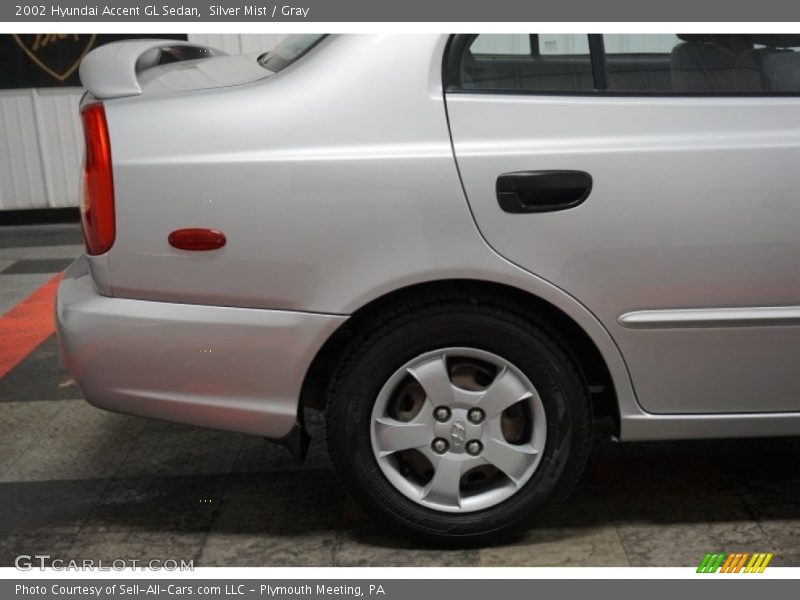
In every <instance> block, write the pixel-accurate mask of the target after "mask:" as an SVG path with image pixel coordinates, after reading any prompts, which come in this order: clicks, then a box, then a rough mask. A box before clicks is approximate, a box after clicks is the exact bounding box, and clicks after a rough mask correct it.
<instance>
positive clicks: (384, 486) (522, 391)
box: [327, 301, 591, 541]
mask: <svg viewBox="0 0 800 600" xmlns="http://www.w3.org/2000/svg"><path fill="white" fill-rule="evenodd" d="M327 429H328V446H329V449H330V453H331V457H332V460H333V462H334V465H335V467H336V469H337V471H338V473H339V474H340V476H341V478H342V480H343V481H344V483H345V485H346V487H347V488H348V489H349V491H350V492H351V493H352V494H353V496H354V497H355V498H356V499H357V500H359V501H360V502H361V503H362V504H364V505H365V506H366V507H367V508H369V509H373V510H375V511H377V512H378V513H380V514H381V515H383V516H385V517H388V518H389V519H391V520H392V521H394V522H395V523H396V524H399V525H401V526H403V527H404V528H405V529H406V530H407V529H408V528H410V529H411V530H413V531H414V532H416V533H418V534H421V535H423V536H425V537H428V538H431V539H436V540H440V541H442V540H448V541H451V540H459V539H461V540H475V539H479V538H482V537H488V536H494V535H496V534H500V533H502V532H503V531H505V530H507V529H509V528H511V527H513V526H514V525H515V524H517V523H518V522H519V521H520V520H522V519H524V518H525V517H526V516H528V515H529V514H531V512H532V511H534V510H535V509H536V508H537V507H539V506H541V505H542V504H543V503H544V502H546V501H548V500H551V499H553V498H558V497H563V496H565V495H566V493H568V492H569V490H570V489H571V488H572V486H573V485H574V484H575V482H576V481H577V479H578V477H579V475H580V473H581V471H582V469H583V466H584V464H585V462H586V458H587V455H588V449H589V445H590V442H591V411H590V407H589V400H588V394H587V391H586V386H585V384H584V382H583V378H582V376H581V374H580V372H579V370H578V368H577V367H576V365H575V363H574V361H573V360H572V359H571V358H570V355H569V353H568V352H567V351H566V349H565V348H563V347H562V345H561V344H560V343H559V342H558V341H557V339H555V337H554V336H553V335H552V334H551V333H550V332H549V331H548V330H547V328H546V326H545V325H543V324H537V323H536V322H535V321H534V320H532V319H530V318H526V317H523V316H521V315H519V314H518V313H516V312H515V311H513V310H511V309H509V308H508V307H505V306H503V305H502V303H500V302H491V301H485V302H481V303H474V302H470V303H464V302H458V301H439V302H431V303H429V304H425V303H420V304H419V305H417V306H408V307H404V309H403V310H402V311H398V312H397V313H395V316H394V317H391V318H388V319H385V320H383V321H382V322H380V323H379V324H377V325H375V326H374V327H373V328H372V329H370V330H369V331H364V332H363V333H362V334H361V335H357V336H356V340H355V342H354V343H353V344H352V346H351V347H350V349H349V351H348V352H346V354H345V359H344V360H343V363H342V365H341V367H340V370H339V374H338V377H337V380H336V382H335V384H334V386H333V388H332V392H331V398H330V401H329V406H328V415H327Z"/></svg>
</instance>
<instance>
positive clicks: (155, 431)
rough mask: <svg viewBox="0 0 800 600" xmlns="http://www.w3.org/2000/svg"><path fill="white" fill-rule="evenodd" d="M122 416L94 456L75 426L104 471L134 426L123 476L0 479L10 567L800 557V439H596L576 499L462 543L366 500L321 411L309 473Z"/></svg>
mask: <svg viewBox="0 0 800 600" xmlns="http://www.w3.org/2000/svg"><path fill="white" fill-rule="evenodd" d="M98 414H103V415H104V414H105V413H98ZM120 419H121V420H114V421H107V422H105V428H100V427H98V429H99V430H100V433H102V435H100V433H98V434H97V439H96V443H94V444H93V445H89V447H87V448H86V449H85V450H84V451H81V449H80V443H79V439H77V438H78V437H79V436H80V432H76V431H72V432H71V433H70V434H71V435H74V436H76V439H75V440H74V441H73V442H72V443H73V444H74V445H76V446H77V447H78V451H79V452H83V455H82V456H79V457H77V458H76V459H75V460H80V461H81V462H82V463H86V464H108V463H109V456H111V455H112V454H113V453H114V452H115V451H117V449H116V447H117V446H118V445H119V444H121V443H122V440H125V436H132V435H133V434H134V433H136V435H138V438H136V439H135V440H134V441H132V442H130V447H129V448H126V449H124V452H123V453H122V454H124V460H123V459H120V460H121V463H120V466H118V467H117V468H116V469H115V470H114V472H113V473H112V472H111V470H110V469H106V470H105V471H104V472H103V473H102V474H101V475H98V476H96V477H93V476H90V473H84V475H83V477H81V478H75V477H73V478H68V479H56V478H52V479H50V480H43V478H42V476H40V475H37V477H36V478H35V479H36V480H32V481H31V480H27V481H13V480H10V481H9V480H6V481H5V482H4V483H0V561H2V564H10V562H9V561H10V560H11V555H12V554H13V552H14V551H16V549H17V548H18V546H19V545H20V544H23V542H26V541H30V540H35V541H36V543H37V544H38V547H39V548H42V549H47V548H53V547H61V546H59V544H61V545H62V546H64V547H65V548H71V549H72V550H71V551H73V552H75V551H77V549H80V551H81V552H83V553H85V555H86V556H98V555H99V557H101V556H102V555H104V554H106V555H108V556H113V555H114V554H119V553H120V552H122V551H127V552H129V553H131V554H134V555H137V556H138V555H142V556H152V555H153V553H156V554H158V553H168V552H169V551H170V550H171V549H172V550H173V551H180V552H181V553H182V554H181V555H182V556H191V557H195V558H196V559H197V560H198V563H199V564H200V565H227V566H247V565H272V566H283V565H297V566H300V565H317V566H325V565H376V566H386V565H432V564H435V565H478V564H496V565H513V564H524V565H540V564H567V565H571V564H581V565H615V564H632V565H686V564H691V563H693V562H695V563H696V562H698V561H699V559H697V558H696V557H697V555H698V554H699V555H700V558H702V553H703V552H705V551H712V550H722V549H730V550H731V551H733V550H740V551H741V550H744V551H773V550H774V551H775V552H776V553H778V554H779V556H776V562H775V564H794V565H797V564H800V550H799V548H800V470H798V469H797V466H796V465H797V458H798V456H800V438H775V439H754V440H720V441H691V442H662V443H635V444H634V443H631V444H619V443H613V442H610V441H607V439H598V440H597V441H596V443H595V445H594V449H593V454H592V458H591V460H590V462H589V464H588V466H587V469H586V471H585V472H584V475H583V477H582V478H581V480H580V482H579V483H578V485H577V486H576V489H575V490H574V492H573V493H572V495H571V496H570V497H569V498H568V499H567V500H565V501H564V502H563V503H560V504H558V505H555V506H551V507H548V508H543V509H539V510H537V511H536V512H535V514H534V515H533V516H532V519H531V522H530V523H529V524H527V525H526V526H525V527H522V526H521V527H520V528H518V529H517V530H516V531H515V532H514V533H513V534H511V535H509V536H506V537H505V538H503V539H502V540H500V541H497V542H493V543H491V544H483V545H481V546H480V547H477V546H473V547H461V548H458V549H454V548H453V547H447V546H437V545H431V544H426V543H423V542H421V541H419V540H418V539H415V538H413V537H412V536H410V535H408V532H405V531H402V530H397V529H394V528H392V527H390V526H388V525H387V524H386V523H385V522H383V521H382V520H379V519H375V518H373V517H371V516H369V515H367V514H366V513H365V512H364V511H363V510H362V509H361V508H359V507H358V506H356V505H355V503H354V502H352V500H350V499H349V497H348V496H347V495H346V494H345V493H344V492H343V491H342V489H341V487H340V486H339V484H338V482H337V480H336V477H335V474H334V472H333V470H332V468H331V466H330V463H329V462H328V459H327V456H326V453H325V445H324V441H323V437H324V436H323V432H322V427H321V422H320V420H319V418H318V417H315V418H314V419H313V420H312V425H311V432H312V435H313V436H314V437H313V439H314V441H313V442H312V446H311V449H310V452H309V458H308V461H307V463H306V465H304V466H297V465H294V464H293V463H292V461H291V458H290V457H289V455H288V454H287V453H286V451H285V450H284V449H282V448H280V447H278V446H275V445H273V444H269V443H267V442H264V441H263V440H260V439H258V438H254V437H248V436H242V435H238V434H230V433H225V432H211V431H208V430H202V429H196V428H190V427H183V426H179V425H169V424H160V423H158V424H155V422H151V421H145V420H139V419H133V418H127V417H125V418H120ZM140 429H143V431H140ZM137 432H138V433H137ZM54 443H55V442H54ZM67 446H69V444H67ZM64 451H68V450H66V449H65V450H64ZM3 539H5V542H3ZM4 543H5V546H3V544H4ZM23 545H24V544H23ZM176 549H177V550H176ZM132 557H136V556H132ZM548 561H549V562H548Z"/></svg>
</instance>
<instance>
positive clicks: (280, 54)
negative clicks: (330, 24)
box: [258, 33, 326, 73]
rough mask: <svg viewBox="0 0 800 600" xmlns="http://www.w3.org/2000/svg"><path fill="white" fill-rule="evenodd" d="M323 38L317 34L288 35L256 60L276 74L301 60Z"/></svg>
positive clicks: (323, 36) (322, 35)
mask: <svg viewBox="0 0 800 600" xmlns="http://www.w3.org/2000/svg"><path fill="white" fill-rule="evenodd" d="M325 37H326V35H325V34H319V33H303V34H297V35H290V36H288V37H287V38H285V39H284V40H283V41H282V42H281V43H280V44H278V45H277V46H275V48H273V49H272V50H270V51H269V52H267V53H266V54H262V55H261V56H260V57H259V58H258V64H260V65H261V66H262V67H264V68H265V69H269V70H270V71H274V72H275V73H277V72H278V71H281V70H283V69H285V68H286V67H288V66H289V65H291V64H292V63H294V62H295V61H297V60H298V59H300V58H302V57H303V56H304V55H305V54H306V53H307V52H308V51H309V50H311V49H312V48H313V47H314V46H316V45H317V44H319V43H320V42H321V41H322V40H323V39H325Z"/></svg>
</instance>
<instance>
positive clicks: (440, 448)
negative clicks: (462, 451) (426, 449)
mask: <svg viewBox="0 0 800 600" xmlns="http://www.w3.org/2000/svg"><path fill="white" fill-rule="evenodd" d="M449 447H450V445H449V444H448V443H447V440H444V439H442V438H436V439H435V440H433V443H432V444H431V448H433V451H434V452H436V453H437V454H444V453H445V452H447V449H448V448H449Z"/></svg>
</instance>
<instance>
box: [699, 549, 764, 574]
mask: <svg viewBox="0 0 800 600" xmlns="http://www.w3.org/2000/svg"><path fill="white" fill-rule="evenodd" d="M772 556H773V555H772V554H766V553H763V552H756V553H754V554H749V553H747V552H735V553H730V554H726V553H725V552H716V553H714V554H706V555H705V556H704V557H703V560H702V561H700V566H699V567H697V572H698V573H763V572H764V569H766V568H767V565H768V564H769V561H771V560H772Z"/></svg>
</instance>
